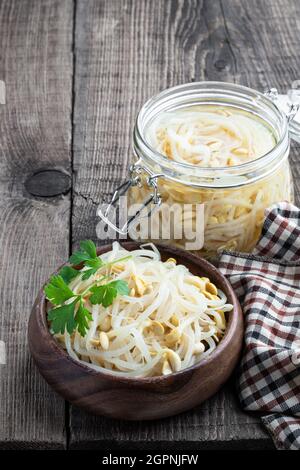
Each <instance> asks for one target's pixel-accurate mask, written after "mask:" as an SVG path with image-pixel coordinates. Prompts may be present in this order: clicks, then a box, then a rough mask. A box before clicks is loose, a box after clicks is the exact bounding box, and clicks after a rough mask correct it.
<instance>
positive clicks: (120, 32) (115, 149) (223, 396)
mask: <svg viewBox="0 0 300 470" xmlns="http://www.w3.org/2000/svg"><path fill="white" fill-rule="evenodd" d="M299 13H300V4H299V2H297V0H278V1H276V2H269V1H267V0H263V1H258V0H253V1H251V2H249V1H247V0H242V1H240V0H227V1H218V0H212V1H198V0H194V1H193V0H178V1H176V0H155V1H147V0H140V1H129V0H128V1H123V2H121V3H120V2H119V1H117V0H110V1H108V0H103V1H97V0H91V1H90V0H89V1H87V0H80V1H78V2H77V14H76V28H75V51H76V61H75V107H74V124H75V126H74V169H75V171H76V178H75V186H74V203H73V220H72V233H73V245H74V246H76V245H77V243H78V241H79V240H80V239H83V238H87V237H89V238H93V239H95V237H96V234H95V225H96V223H97V218H96V207H97V205H98V203H99V202H100V201H104V200H107V199H109V197H110V196H111V194H112V191H113V189H114V187H115V186H116V185H117V184H119V182H120V181H121V180H123V179H124V178H125V175H126V167H127V164H128V161H129V160H130V158H131V132H132V128H133V124H134V118H135V116H136V114H137V112H138V110H139V108H140V106H141V105H142V104H143V102H144V101H145V100H146V99H148V98H150V97H151V96H152V95H153V94H155V93H157V92H159V91H161V90H162V89H164V88H166V87H169V86H172V85H176V84H180V83H184V82H189V81H198V80H204V79H207V80H224V81H233V82H238V83H241V84H244V85H248V86H251V87H253V88H257V89H259V90H263V89H264V88H266V87H268V86H277V87H278V88H279V89H280V90H282V91H284V90H285V89H286V87H287V86H288V85H289V84H290V81H291V80H292V79H294V78H297V73H298V70H299V65H300V64H299V62H300V60H299V55H298V53H297V46H298V43H299V39H298V34H299V29H300V25H299V19H298V18H299ZM266 19H267V21H266ZM297 159H298V157H297V148H296V149H294V152H293V154H292V161H293V164H294V174H296V175H298V174H299V173H298V170H297ZM298 181H299V180H298ZM296 186H297V188H299V183H298V182H297V184H296ZM70 417H71V420H70V426H71V427H70V437H71V439H70V445H71V447H87V448H91V447H96V448H97V447H101V448H103V446H107V447H108V448H109V446H110V445H112V443H113V445H114V446H115V445H119V446H120V447H129V446H130V447H147V446H148V447H149V446H150V447H151V446H152V447H154V448H158V447H160V448H162V449H168V448H179V445H178V443H180V447H181V448H185V447H189V446H195V443H197V446H198V448H216V447H217V448H221V447H222V446H223V447H225V448H229V447H233V448H235V447H240V448H245V447H249V448H260V447H266V446H270V447H272V443H271V441H270V439H269V437H268V436H267V434H266V433H265V431H264V430H263V429H262V427H261V426H260V424H259V423H260V420H259V417H258V416H255V415H250V414H246V413H243V412H242V411H241V410H240V409H239V406H238V404H237V402H236V399H235V397H234V393H233V390H232V385H228V387H226V388H225V389H224V390H222V391H221V392H220V393H219V394H218V395H217V396H215V397H214V398H212V399H211V400H209V401H208V402H206V403H204V404H203V405H202V406H200V407H199V408H198V409H196V410H194V411H191V412H188V413H185V414H184V415H179V416H177V417H175V418H171V419H167V420H163V421H158V422H155V423H151V424H148V423H139V424H138V423H134V424H133V423H131V424H130V423H129V424H128V423H124V422H118V421H110V420H107V419H103V418H96V417H91V416H88V415H86V414H84V413H83V412H81V411H80V410H78V409H76V408H74V407H72V408H71V413H70ZM117 443H118V444H117Z"/></svg>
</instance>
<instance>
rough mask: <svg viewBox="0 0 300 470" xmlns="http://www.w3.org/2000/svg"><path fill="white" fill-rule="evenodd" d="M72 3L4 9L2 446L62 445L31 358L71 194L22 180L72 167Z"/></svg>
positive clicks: (0, 6)
mask: <svg viewBox="0 0 300 470" xmlns="http://www.w3.org/2000/svg"><path fill="white" fill-rule="evenodd" d="M72 22H73V4H72V1H65V2H60V1H59V0H42V1H37V2H35V1H30V0H25V1H22V2H20V1H17V0H16V1H11V0H9V1H1V2H0V43H1V56H0V79H1V80H4V81H5V83H6V104H5V105H2V104H1V105H0V136H1V138H0V206H1V207H0V226H1V232H0V285H1V304H0V340H2V341H4V342H5V344H6V352H7V364H6V365H0V403H1V405H0V448H39V447H43V448H58V447H59V448H63V447H65V443H66V437H65V431H64V428H65V405H64V401H63V400H61V399H60V398H58V397H57V396H56V394H55V393H54V392H53V391H52V390H51V389H50V387H48V386H47V385H46V383H45V382H44V380H43V379H42V378H41V377H40V375H39V373H38V371H37V370H36V368H35V366H34V365H33V361H32V359H31V357H30V356H29V352H28V347H27V340H26V336H27V335H26V330H27V322H28V318H29V313H30V309H31V306H32V301H33V299H34V298H35V296H36V294H37V292H38V290H39V288H40V287H41V285H42V284H43V282H44V281H45V279H46V278H47V277H48V275H49V273H50V272H52V271H53V270H54V269H55V267H56V266H57V265H58V264H59V263H61V262H62V261H63V260H65V259H66V258H67V256H68V251H69V218H70V215H69V214H70V197H69V196H59V197H56V198H49V199H48V198H44V199H39V198H34V197H32V196H31V195H30V194H29V193H28V192H27V191H26V189H25V187H24V183H25V181H26V180H27V179H28V178H29V177H30V175H32V174H33V173H35V172H36V171H38V170H40V169H42V168H45V167H46V168H50V169H52V168H56V169H63V170H64V171H65V172H68V171H69V170H70V150H71V118H70V116H71V111H72V109H71V104H72V101H71V97H72V54H71V48H72Z"/></svg>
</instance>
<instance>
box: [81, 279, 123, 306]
mask: <svg viewBox="0 0 300 470" xmlns="http://www.w3.org/2000/svg"><path fill="white" fill-rule="evenodd" d="M90 291H91V292H92V295H91V296H90V302H91V303H92V304H93V305H96V304H102V305H103V307H108V306H109V305H111V304H112V303H113V301H114V299H115V298H116V297H117V295H118V294H121V295H128V294H129V287H128V284H127V283H126V282H125V281H122V280H118V281H111V282H109V283H108V284H104V285H102V286H93V287H91V289H90Z"/></svg>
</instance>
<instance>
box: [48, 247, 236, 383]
mask: <svg viewBox="0 0 300 470" xmlns="http://www.w3.org/2000/svg"><path fill="white" fill-rule="evenodd" d="M100 259H101V262H102V263H101V265H100V267H99V268H98V269H97V271H96V272H95V273H94V274H93V275H92V276H90V277H89V278H88V279H87V280H84V279H83V277H84V273H85V272H86V271H87V270H88V269H89V268H88V267H85V268H83V269H82V271H79V272H78V275H77V276H76V277H75V279H73V280H72V281H71V282H70V284H69V288H70V289H71V290H72V292H73V293H74V296H76V295H77V294H82V293H84V295H83V303H84V307H85V308H86V309H87V310H88V311H89V312H90V315H91V319H90V320H89V324H88V329H87V331H86V332H85V334H84V335H82V333H81V332H80V331H79V330H78V329H74V331H73V332H72V333H71V334H70V333H69V332H68V331H67V328H65V329H64V331H63V333H62V332H58V333H57V334H55V337H56V339H57V340H58V341H59V342H60V343H61V344H62V345H63V347H64V348H65V349H66V351H67V352H68V354H69V355H70V356H71V357H72V358H73V359H75V360H76V361H79V362H82V363H84V364H88V365H89V367H91V368H92V369H94V370H98V371H105V372H107V373H110V374H114V375H124V376H127V377H148V376H150V377H151V376H156V375H167V374H171V373H172V372H178V371H180V370H182V369H184V368H187V367H190V366H192V365H194V364H195V363H196V362H198V361H200V360H202V359H204V358H205V357H207V356H209V355H210V354H211V353H212V351H214V349H215V348H216V347H217V345H218V343H219V341H220V340H221V339H222V337H223V335H224V332H225V329H226V324H227V319H226V318H227V314H229V315H230V312H231V311H232V308H233V306H232V305H231V304H229V303H227V298H226V295H225V294H224V292H223V291H222V290H221V289H218V288H217V287H216V286H215V284H213V283H212V282H210V279H209V278H207V277H205V276H204V277H203V276H202V277H200V276H195V275H193V274H192V273H191V272H190V271H189V269H188V268H187V267H186V266H184V265H182V264H177V260H176V259H175V258H168V259H167V260H166V261H164V262H163V261H162V260H161V255H160V253H159V251H158V249H157V248H156V247H155V245H153V244H148V245H143V246H141V248H139V249H137V250H133V251H131V252H130V251H128V250H126V249H125V248H123V247H122V246H121V245H120V244H119V243H118V242H114V244H113V246H112V249H111V250H110V251H108V252H107V253H105V254H103V255H102V256H101V258H100ZM108 280H109V282H107V281H108ZM120 281H121V282H122V283H125V284H123V285H126V286H127V290H126V289H125V291H123V292H124V293H123V295H122V294H121V295H117V296H116V297H115V298H114V299H113V301H112V303H111V304H110V305H107V306H106V305H105V302H104V305H103V302H102V303H98V302H97V300H98V301H99V302H100V301H101V300H103V299H102V298H100V299H97V298H96V297H95V295H94V294H93V292H94V291H95V287H94V286H95V285H96V286H99V287H101V288H102V289H101V290H102V291H103V290H104V289H105V288H106V287H105V286H109V285H111V283H117V282H120ZM107 289H108V288H107ZM49 300H51V298H50V299H49ZM71 301H72V298H71ZM77 308H78V307H77ZM75 310H76V309H75ZM54 312H55V310H54ZM75 316H76V311H75Z"/></svg>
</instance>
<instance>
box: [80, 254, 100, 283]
mask: <svg viewBox="0 0 300 470" xmlns="http://www.w3.org/2000/svg"><path fill="white" fill-rule="evenodd" d="M84 264H85V266H88V267H89V269H85V270H84V271H82V279H83V280H84V281H85V280H86V279H88V278H89V277H91V276H92V275H93V274H96V272H97V271H98V269H99V268H101V266H103V265H104V263H103V261H102V259H100V258H98V257H97V258H95V259H89V260H87V261H86V262H85V263H84Z"/></svg>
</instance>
